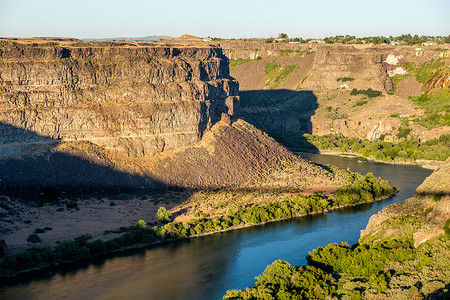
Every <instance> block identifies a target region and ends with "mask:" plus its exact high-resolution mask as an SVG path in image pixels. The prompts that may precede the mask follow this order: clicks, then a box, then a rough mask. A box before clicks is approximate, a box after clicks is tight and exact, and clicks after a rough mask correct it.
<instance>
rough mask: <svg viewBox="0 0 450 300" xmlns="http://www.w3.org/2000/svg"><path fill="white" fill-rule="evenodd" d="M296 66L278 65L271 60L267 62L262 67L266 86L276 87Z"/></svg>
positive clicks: (295, 69)
mask: <svg viewBox="0 0 450 300" xmlns="http://www.w3.org/2000/svg"><path fill="white" fill-rule="evenodd" d="M298 68H299V66H297V65H289V66H280V65H279V64H277V63H273V62H271V63H267V64H266V65H265V68H264V73H265V75H266V78H267V82H266V87H268V88H270V89H275V88H277V87H278V86H279V85H280V83H282V82H283V81H286V80H287V79H288V78H289V77H290V76H291V75H292V73H294V72H295V71H297V69H298Z"/></svg>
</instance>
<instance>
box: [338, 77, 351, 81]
mask: <svg viewBox="0 0 450 300" xmlns="http://www.w3.org/2000/svg"><path fill="white" fill-rule="evenodd" d="M353 80H355V78H353V77H340V78H338V79H337V81H338V82H339V81H341V82H347V81H353Z"/></svg>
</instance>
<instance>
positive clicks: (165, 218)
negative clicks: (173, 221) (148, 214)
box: [156, 206, 172, 222]
mask: <svg viewBox="0 0 450 300" xmlns="http://www.w3.org/2000/svg"><path fill="white" fill-rule="evenodd" d="M171 217H172V213H171V212H170V211H169V210H167V209H166V208H165V207H164V206H161V207H160V208H158V211H157V212H156V220H158V221H159V222H170V218H171Z"/></svg>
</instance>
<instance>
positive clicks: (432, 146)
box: [305, 129, 450, 162]
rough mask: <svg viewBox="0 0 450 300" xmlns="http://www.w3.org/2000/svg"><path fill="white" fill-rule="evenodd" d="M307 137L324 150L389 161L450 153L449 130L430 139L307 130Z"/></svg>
mask: <svg viewBox="0 0 450 300" xmlns="http://www.w3.org/2000/svg"><path fill="white" fill-rule="evenodd" d="M405 130H406V129H405ZM402 133H403V134H404V133H406V131H402ZM305 137H306V139H307V140H308V141H309V142H310V143H311V144H313V145H314V146H315V147H317V148H319V149H322V150H338V151H343V152H353V153H359V154H362V155H363V156H364V157H367V158H371V159H376V160H381V161H386V162H402V161H408V160H415V159H429V160H440V161H444V160H446V159H447V157H449V156H450V135H449V134H443V135H441V136H440V137H439V139H431V140H428V141H426V142H419V141H417V140H407V141H403V142H399V143H392V142H387V141H381V140H375V141H369V140H360V139H357V138H346V137H344V136H342V135H333V134H330V135H324V136H313V135H309V134H305Z"/></svg>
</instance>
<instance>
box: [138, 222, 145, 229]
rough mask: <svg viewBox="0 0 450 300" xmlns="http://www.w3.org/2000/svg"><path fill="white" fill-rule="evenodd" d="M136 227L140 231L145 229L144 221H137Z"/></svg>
mask: <svg viewBox="0 0 450 300" xmlns="http://www.w3.org/2000/svg"><path fill="white" fill-rule="evenodd" d="M137 227H138V228H140V229H145V228H147V223H146V222H145V221H144V220H139V221H138V223H137Z"/></svg>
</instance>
